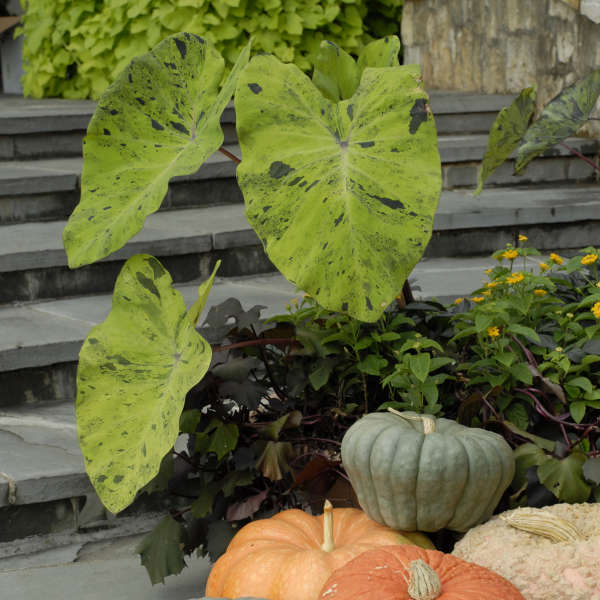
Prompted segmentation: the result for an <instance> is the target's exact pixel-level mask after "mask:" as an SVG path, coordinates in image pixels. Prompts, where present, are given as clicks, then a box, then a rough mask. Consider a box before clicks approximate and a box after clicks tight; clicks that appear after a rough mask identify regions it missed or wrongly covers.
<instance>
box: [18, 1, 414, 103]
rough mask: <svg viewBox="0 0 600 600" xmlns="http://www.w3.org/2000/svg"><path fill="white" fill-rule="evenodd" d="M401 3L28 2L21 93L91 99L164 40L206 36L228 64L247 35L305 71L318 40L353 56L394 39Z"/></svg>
mask: <svg viewBox="0 0 600 600" xmlns="http://www.w3.org/2000/svg"><path fill="white" fill-rule="evenodd" d="M402 4H403V0H378V1H376V2H367V1H366V0H343V1H342V2H338V1H337V0H253V1H248V0H168V1H167V0H34V1H30V2H28V3H27V11H26V14H25V16H24V18H23V31H24V33H25V46H24V58H25V61H26V64H25V79H24V90H25V94H26V95H30V96H34V97H36V98H41V97H44V96H63V97H65V98H88V97H91V98H98V97H99V96H100V94H101V93H102V92H103V91H104V90H105V89H106V87H107V86H108V85H109V83H111V82H112V81H114V79H115V77H116V75H118V73H120V72H121V71H122V70H123V69H124V68H125V67H126V66H127V64H129V61H130V60H131V59H132V58H134V57H135V56H138V55H139V54H143V53H144V52H147V51H148V50H149V49H150V48H152V47H153V46H155V45H156V44H158V43H159V42H160V41H161V40H162V39H164V38H165V37H167V36H169V35H171V34H173V33H177V32H179V31H188V32H191V33H195V34H198V35H201V36H203V37H206V38H208V39H209V40H211V41H212V42H213V43H214V44H215V47H216V49H217V50H218V51H219V52H220V53H221V54H222V55H223V56H224V58H225V60H226V62H227V65H228V66H229V67H230V66H231V65H232V64H233V63H234V62H235V60H236V59H237V57H238V56H239V54H240V52H241V50H242V48H243V47H244V46H245V45H246V42H247V40H248V38H249V37H251V38H252V43H253V48H254V49H255V50H257V51H261V50H262V51H264V52H269V53H273V54H274V55H275V56H277V57H278V58H279V59H281V60H282V61H284V62H293V63H295V64H297V65H298V66H299V67H300V68H301V69H302V70H304V71H308V70H309V69H310V67H311V66H312V64H313V61H314V58H315V56H316V54H317V53H318V50H319V46H320V43H321V41H323V40H324V39H327V40H330V41H333V42H335V43H336V44H337V45H339V46H340V47H341V48H344V49H345V50H347V51H348V52H352V53H357V52H358V51H359V50H360V48H362V47H363V46H364V45H365V43H367V42H368V41H370V40H371V39H373V37H383V36H385V35H388V34H398V33H399V31H400V18H401V10H402Z"/></svg>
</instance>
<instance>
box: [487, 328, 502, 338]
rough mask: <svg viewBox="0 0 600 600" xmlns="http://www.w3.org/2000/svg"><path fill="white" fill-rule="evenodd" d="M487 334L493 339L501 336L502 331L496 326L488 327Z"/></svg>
mask: <svg viewBox="0 0 600 600" xmlns="http://www.w3.org/2000/svg"><path fill="white" fill-rule="evenodd" d="M487 334H488V335H489V336H490V337H492V338H495V337H498V336H499V335H500V329H499V328H498V327H496V326H494V327H488V329H487Z"/></svg>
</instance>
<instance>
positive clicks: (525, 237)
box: [519, 233, 529, 242]
mask: <svg viewBox="0 0 600 600" xmlns="http://www.w3.org/2000/svg"><path fill="white" fill-rule="evenodd" d="M528 239H529V238H528V237H527V236H526V235H522V234H521V233H520V234H519V241H520V242H526V241H527V240H528Z"/></svg>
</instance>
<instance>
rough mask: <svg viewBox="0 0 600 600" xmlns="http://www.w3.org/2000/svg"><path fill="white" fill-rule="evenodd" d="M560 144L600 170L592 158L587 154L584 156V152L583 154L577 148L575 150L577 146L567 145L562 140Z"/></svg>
mask: <svg viewBox="0 0 600 600" xmlns="http://www.w3.org/2000/svg"><path fill="white" fill-rule="evenodd" d="M560 145H561V146H563V148H566V149H567V150H568V151H569V152H571V153H572V154H574V155H575V156H577V157H579V158H580V159H581V160H584V161H585V162H586V163H587V164H588V165H591V166H592V167H594V169H595V170H596V171H600V167H599V166H598V165H597V164H596V163H595V162H594V161H592V160H590V159H589V158H588V157H587V156H584V155H583V154H581V152H578V151H577V150H575V148H571V146H567V144H565V143H564V142H560Z"/></svg>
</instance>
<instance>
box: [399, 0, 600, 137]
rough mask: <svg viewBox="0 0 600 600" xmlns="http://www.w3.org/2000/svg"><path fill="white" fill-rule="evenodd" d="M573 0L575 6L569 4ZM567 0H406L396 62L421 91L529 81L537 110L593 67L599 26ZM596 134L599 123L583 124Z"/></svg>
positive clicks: (490, 89)
mask: <svg viewBox="0 0 600 600" xmlns="http://www.w3.org/2000/svg"><path fill="white" fill-rule="evenodd" d="M576 5H577V6H576ZM578 8H579V3H577V2H574V0H570V1H569V2H565V1H564V0H406V1H405V3H404V9H403V14H402V43H403V46H404V62H405V63H406V64H412V63H416V64H419V65H420V66H421V69H422V73H423V79H424V82H425V86H426V88H427V89H430V90H431V89H440V90H460V91H472V92H484V93H515V92H519V91H520V90H521V89H522V88H524V87H527V86H530V85H532V84H534V83H537V86H538V100H537V104H538V111H539V109H540V108H541V107H542V106H544V105H545V104H547V103H548V102H549V101H550V100H551V99H552V98H553V97H554V96H555V95H556V94H557V93H558V92H559V91H560V90H561V89H563V88H564V87H566V86H567V85H570V84H571V83H573V82H575V81H577V80H578V79H581V78H582V77H584V76H585V75H588V74H589V73H590V72H591V71H593V70H594V69H597V68H600V24H597V23H594V22H593V21H592V20H591V19H589V18H587V17H586V16H584V15H582V14H580V12H579V10H578ZM585 133H586V134H587V135H594V136H596V135H600V124H599V122H598V121H593V122H591V123H590V124H588V125H587V126H586V132H585Z"/></svg>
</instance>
